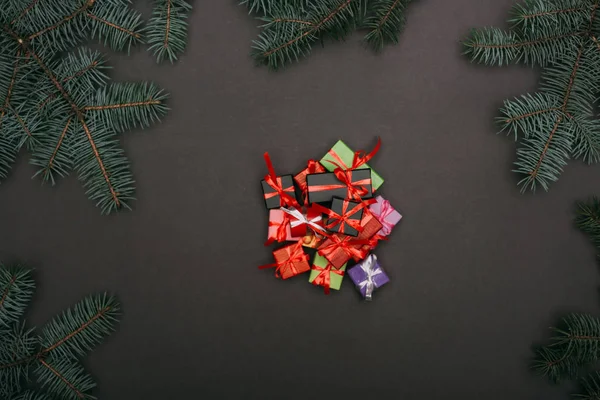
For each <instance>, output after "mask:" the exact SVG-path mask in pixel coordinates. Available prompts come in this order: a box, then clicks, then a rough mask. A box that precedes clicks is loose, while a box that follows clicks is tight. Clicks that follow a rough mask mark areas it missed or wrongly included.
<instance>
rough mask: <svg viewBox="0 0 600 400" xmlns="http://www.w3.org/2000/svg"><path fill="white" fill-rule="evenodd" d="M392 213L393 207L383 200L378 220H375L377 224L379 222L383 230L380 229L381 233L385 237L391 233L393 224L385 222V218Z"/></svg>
mask: <svg viewBox="0 0 600 400" xmlns="http://www.w3.org/2000/svg"><path fill="white" fill-rule="evenodd" d="M394 211H396V210H395V209H394V207H392V205H391V204H390V202H389V201H388V200H385V199H383V201H382V202H381V207H380V212H379V218H377V219H378V220H379V222H381V225H382V226H383V228H381V232H382V233H383V234H384V235H386V236H387V235H389V234H390V233H391V232H392V229H393V228H394V224H392V223H391V222H389V221H388V220H387V217H389V216H390V214H392V213H393V212H394Z"/></svg>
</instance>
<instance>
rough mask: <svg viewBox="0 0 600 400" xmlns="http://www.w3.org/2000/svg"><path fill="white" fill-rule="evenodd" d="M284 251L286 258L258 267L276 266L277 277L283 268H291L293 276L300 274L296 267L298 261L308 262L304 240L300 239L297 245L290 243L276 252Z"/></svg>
mask: <svg viewBox="0 0 600 400" xmlns="http://www.w3.org/2000/svg"><path fill="white" fill-rule="evenodd" d="M279 251H284V252H285V253H287V254H286V257H285V260H283V261H280V260H276V261H275V262H274V263H271V264H265V265H261V266H260V267H258V269H267V268H273V267H275V277H276V278H280V277H281V274H280V273H279V271H281V270H288V269H289V270H291V271H292V274H291V276H294V275H298V273H299V271H298V268H296V263H299V262H303V261H306V262H308V255H307V254H306V253H305V252H304V250H303V249H302V241H301V240H300V241H298V243H296V244H295V245H294V244H293V245H290V246H286V247H283V248H281V249H278V250H275V252H279Z"/></svg>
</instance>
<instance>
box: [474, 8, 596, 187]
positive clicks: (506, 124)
mask: <svg viewBox="0 0 600 400" xmlns="http://www.w3.org/2000/svg"><path fill="white" fill-rule="evenodd" d="M599 6H600V3H599V2H598V1H597V0H553V1H540V0H526V1H523V2H521V3H519V4H516V5H515V6H514V8H513V17H512V18H511V19H510V21H509V22H510V24H511V29H510V30H509V31H507V32H504V31H501V30H499V29H497V28H489V29H482V30H478V31H474V32H473V33H472V35H471V37H470V38H469V39H468V40H466V41H465V53H466V54H467V55H468V56H469V57H471V59H472V60H473V61H475V62H479V63H484V64H489V65H505V64H508V63H512V62H523V63H528V64H534V65H535V64H537V65H541V66H542V67H544V68H545V71H544V73H543V76H542V85H541V87H540V90H539V92H538V93H535V94H529V95H525V96H522V97H521V98H519V99H514V100H507V101H505V105H504V108H503V109H502V110H501V114H502V117H500V118H498V121H499V123H500V126H501V130H506V131H507V132H509V133H512V134H514V135H515V138H517V139H518V136H519V135H522V138H521V139H520V146H519V148H518V149H517V161H516V162H515V166H516V168H515V169H514V171H515V172H517V173H518V174H519V175H521V177H522V179H521V180H520V181H519V185H520V186H521V190H522V191H526V190H534V191H535V190H536V188H537V187H542V188H543V189H544V190H548V189H549V187H550V184H551V183H552V182H555V181H556V180H558V178H559V176H560V174H561V173H562V170H563V168H564V167H565V166H566V164H567V161H568V160H569V158H571V157H574V158H581V159H583V160H584V161H586V162H589V163H591V162H597V161H598V160H599V159H600V121H599V120H598V119H597V117H596V116H595V115H594V112H593V109H594V106H595V104H596V100H597V99H596V93H597V91H598V90H599V89H600V51H598V49H599V47H598V43H597V41H596V40H595V32H596V31H597V25H598V21H597V16H598V7H599Z"/></svg>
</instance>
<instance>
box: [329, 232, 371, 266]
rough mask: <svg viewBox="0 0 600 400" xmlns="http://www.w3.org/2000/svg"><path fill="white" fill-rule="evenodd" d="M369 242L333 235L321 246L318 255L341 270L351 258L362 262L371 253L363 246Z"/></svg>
mask: <svg viewBox="0 0 600 400" xmlns="http://www.w3.org/2000/svg"><path fill="white" fill-rule="evenodd" d="M366 245H369V241H368V240H358V239H356V238H353V237H351V236H346V235H340V234H338V233H336V234H333V235H331V236H329V237H328V238H327V240H326V241H325V242H323V244H321V245H320V246H319V249H318V253H319V254H320V255H322V256H323V257H325V258H326V259H327V261H329V262H330V263H331V265H333V266H334V267H335V268H341V267H342V265H344V264H345V263H347V262H348V261H349V260H350V259H351V258H353V259H359V260H362V259H363V258H365V257H366V256H367V254H368V252H369V249H365V248H363V246H366Z"/></svg>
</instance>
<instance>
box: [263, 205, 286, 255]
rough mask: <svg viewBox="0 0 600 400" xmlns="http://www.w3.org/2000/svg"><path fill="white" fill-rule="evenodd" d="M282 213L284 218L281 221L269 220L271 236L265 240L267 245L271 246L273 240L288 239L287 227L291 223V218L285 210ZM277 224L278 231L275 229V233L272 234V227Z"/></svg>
mask: <svg viewBox="0 0 600 400" xmlns="http://www.w3.org/2000/svg"><path fill="white" fill-rule="evenodd" d="M281 213H282V214H283V220H282V221H281V222H273V221H269V231H268V232H269V236H268V238H267V241H266V242H265V246H269V245H270V244H271V243H273V242H285V239H287V227H288V225H289V223H290V218H289V216H288V214H286V213H284V212H283V211H281ZM275 226H276V227H277V231H275V233H274V234H271V228H272V227H275Z"/></svg>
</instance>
